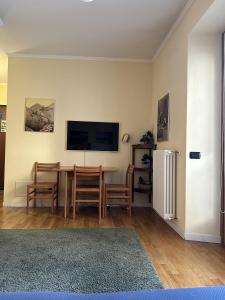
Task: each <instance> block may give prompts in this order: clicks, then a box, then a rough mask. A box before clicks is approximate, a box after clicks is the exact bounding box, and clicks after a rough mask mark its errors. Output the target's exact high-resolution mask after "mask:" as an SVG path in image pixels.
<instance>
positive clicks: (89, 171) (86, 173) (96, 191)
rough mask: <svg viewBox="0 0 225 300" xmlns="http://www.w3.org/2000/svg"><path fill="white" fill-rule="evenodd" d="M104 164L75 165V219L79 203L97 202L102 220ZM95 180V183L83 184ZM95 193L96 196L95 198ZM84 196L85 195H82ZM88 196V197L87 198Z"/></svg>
mask: <svg viewBox="0 0 225 300" xmlns="http://www.w3.org/2000/svg"><path fill="white" fill-rule="evenodd" d="M102 178H103V177H102V166H99V167H79V166H76V165H74V177H73V184H72V190H73V219H75V217H76V211H77V205H78V203H96V204H97V205H98V211H99V213H98V219H99V223H100V222H101V215H102V214H101V207H102V188H103V186H102ZM90 180H91V181H92V182H93V180H94V181H95V183H96V184H95V185H87V184H86V185H83V183H85V181H86V182H88V181H89V182H90ZM94 195H95V196H96V197H95V198H94ZM82 196H83V197H82ZM86 197H88V198H86ZM91 197H92V198H91Z"/></svg>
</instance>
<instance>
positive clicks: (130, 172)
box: [126, 164, 134, 188]
mask: <svg viewBox="0 0 225 300" xmlns="http://www.w3.org/2000/svg"><path fill="white" fill-rule="evenodd" d="M133 174H134V166H133V165H131V164H129V166H128V168H127V172H126V185H127V186H129V187H130V188H131V186H132V179H133Z"/></svg>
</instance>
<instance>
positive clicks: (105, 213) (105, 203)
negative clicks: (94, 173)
mask: <svg viewBox="0 0 225 300" xmlns="http://www.w3.org/2000/svg"><path fill="white" fill-rule="evenodd" d="M103 210H104V217H107V188H105V193H104V208H103Z"/></svg>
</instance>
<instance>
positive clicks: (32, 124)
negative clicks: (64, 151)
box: [25, 98, 55, 132]
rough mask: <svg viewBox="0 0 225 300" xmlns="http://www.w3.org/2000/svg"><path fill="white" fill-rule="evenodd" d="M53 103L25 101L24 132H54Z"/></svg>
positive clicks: (34, 100) (47, 101)
mask: <svg viewBox="0 0 225 300" xmlns="http://www.w3.org/2000/svg"><path fill="white" fill-rule="evenodd" d="M54 110H55V101H54V100H52V99H37V98H26V99H25V131H35V132H54Z"/></svg>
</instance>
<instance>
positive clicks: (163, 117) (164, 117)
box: [157, 94, 170, 142]
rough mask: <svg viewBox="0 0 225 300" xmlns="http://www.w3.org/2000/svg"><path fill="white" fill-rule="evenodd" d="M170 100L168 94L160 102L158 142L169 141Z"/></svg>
mask: <svg viewBox="0 0 225 300" xmlns="http://www.w3.org/2000/svg"><path fill="white" fill-rule="evenodd" d="M169 100H170V95H169V94H167V95H166V96H164V97H163V98H161V99H160V100H159V101H158V120H157V141H158V142H164V141H168V139H169Z"/></svg>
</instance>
